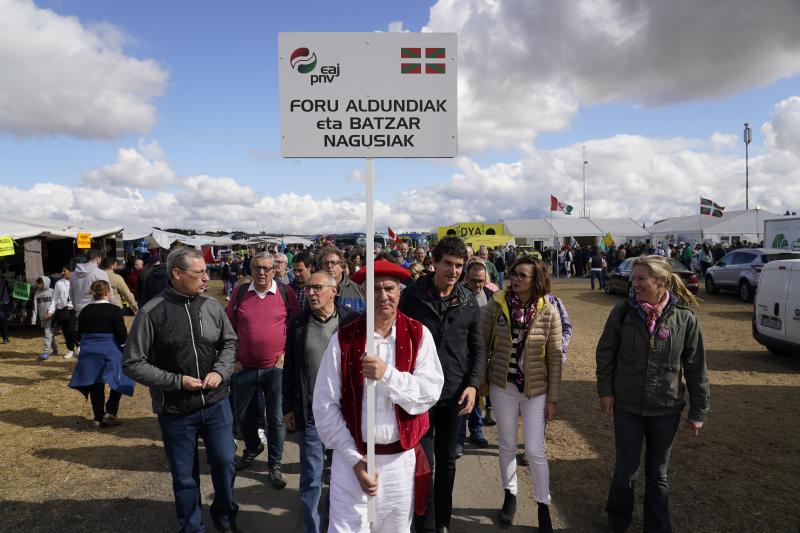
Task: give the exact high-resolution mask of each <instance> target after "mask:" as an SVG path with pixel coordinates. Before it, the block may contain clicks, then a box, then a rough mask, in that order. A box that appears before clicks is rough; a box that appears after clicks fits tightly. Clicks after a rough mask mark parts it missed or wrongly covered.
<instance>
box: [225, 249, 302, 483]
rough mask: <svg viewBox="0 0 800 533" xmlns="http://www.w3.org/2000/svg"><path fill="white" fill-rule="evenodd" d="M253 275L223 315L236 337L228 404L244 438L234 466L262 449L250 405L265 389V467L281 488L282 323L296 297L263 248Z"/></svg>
mask: <svg viewBox="0 0 800 533" xmlns="http://www.w3.org/2000/svg"><path fill="white" fill-rule="evenodd" d="M250 268H251V271H252V278H253V281H252V282H251V283H250V285H249V286H248V285H244V284H242V285H240V286H239V287H237V288H236V290H235V291H234V292H233V294H232V296H231V299H230V301H229V302H228V308H227V310H226V311H227V313H228V318H229V319H230V321H231V324H233V328H234V329H235V330H236V335H237V336H238V337H239V350H238V355H237V365H236V367H237V368H239V371H238V372H237V373H236V374H234V378H233V380H232V384H233V393H234V394H233V406H234V410H235V411H236V418H237V420H238V422H239V429H240V431H241V434H242V437H243V438H244V442H245V450H244V453H243V454H242V458H241V459H240V460H239V462H238V463H237V466H236V469H237V470H242V469H244V468H247V467H248V466H249V465H250V463H252V462H253V459H255V458H256V456H258V455H259V454H260V453H261V452H263V451H264V445H263V444H262V443H261V440H260V439H259V438H258V428H257V424H256V422H257V420H258V418H260V416H262V415H263V413H258V410H257V409H255V408H254V405H252V404H255V402H256V395H257V394H258V391H259V390H260V391H262V392H263V394H264V402H265V404H266V413H267V446H268V448H269V451H268V452H267V467H268V469H269V479H270V482H271V483H272V486H273V487H275V488H276V489H282V488H283V487H285V486H286V478H285V477H284V475H283V473H282V472H281V460H282V459H283V441H284V439H285V438H286V427H285V426H284V422H283V405H282V388H283V387H282V382H283V355H284V349H285V346H286V324H287V322H288V321H289V318H290V317H292V316H293V315H295V314H296V313H297V311H298V305H297V298H296V297H295V294H294V291H293V290H292V288H291V287H288V286H286V285H282V284H281V283H280V282H279V281H277V280H275V279H273V278H274V272H275V268H274V258H273V257H272V255H270V254H269V253H266V252H262V253H258V254H256V255H255V256H253V258H252V259H251V263H250Z"/></svg>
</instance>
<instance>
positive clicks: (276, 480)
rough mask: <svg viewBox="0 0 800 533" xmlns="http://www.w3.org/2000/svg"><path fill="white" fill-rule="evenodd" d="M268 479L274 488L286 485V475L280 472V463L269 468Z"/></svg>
mask: <svg viewBox="0 0 800 533" xmlns="http://www.w3.org/2000/svg"><path fill="white" fill-rule="evenodd" d="M269 480H270V482H272V486H273V487H275V488H276V489H282V488H283V487H285V486H286V476H284V475H283V472H281V466H280V465H275V466H273V467H272V468H271V469H270V471H269Z"/></svg>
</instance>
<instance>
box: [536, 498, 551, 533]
mask: <svg viewBox="0 0 800 533" xmlns="http://www.w3.org/2000/svg"><path fill="white" fill-rule="evenodd" d="M539 533H553V523H552V522H551V521H550V507H549V506H548V505H545V504H543V503H541V502H539Z"/></svg>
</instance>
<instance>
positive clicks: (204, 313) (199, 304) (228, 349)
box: [122, 286, 236, 415]
mask: <svg viewBox="0 0 800 533" xmlns="http://www.w3.org/2000/svg"><path fill="white" fill-rule="evenodd" d="M235 363H236V333H235V332H234V331H233V327H232V326H231V323H230V321H228V317H227V315H226V314H225V309H223V308H222V306H221V305H220V304H219V302H217V301H216V300H215V299H214V298H211V297H210V296H208V295H206V294H201V295H199V296H194V297H189V296H186V295H183V294H180V293H178V292H176V291H175V289H173V288H172V286H169V287H168V288H167V289H166V290H165V291H163V292H162V293H161V294H159V295H158V296H156V297H155V298H153V299H152V300H150V301H149V302H147V305H145V306H144V307H141V308H139V313H138V314H137V315H136V318H135V319H134V321H133V326H132V327H131V332H130V334H129V335H128V340H127V342H126V343H125V351H124V352H123V356H122V367H123V371H124V372H125V374H126V375H127V376H128V377H130V378H131V379H133V380H134V381H137V382H139V383H141V384H142V385H146V386H148V387H150V396H151V398H152V400H153V411H154V412H155V413H156V414H161V413H168V414H177V415H184V414H189V413H193V412H194V411H197V410H198V409H201V408H203V407H208V406H209V405H212V404H214V403H216V402H218V401H220V400H222V399H224V398H225V397H226V396H227V395H228V389H229V384H230V377H231V374H232V373H233V366H234V364H235ZM211 371H214V372H217V373H218V374H219V375H220V376H222V384H221V385H220V386H218V387H217V388H216V389H211V390H209V389H205V390H197V391H186V390H183V389H182V387H181V378H182V377H183V376H184V375H186V376H192V377H195V378H198V379H203V378H205V377H206V374H208V373H209V372H211Z"/></svg>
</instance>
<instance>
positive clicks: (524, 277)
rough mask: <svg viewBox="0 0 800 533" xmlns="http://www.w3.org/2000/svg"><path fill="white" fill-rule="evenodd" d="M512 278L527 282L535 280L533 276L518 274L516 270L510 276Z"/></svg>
mask: <svg viewBox="0 0 800 533" xmlns="http://www.w3.org/2000/svg"><path fill="white" fill-rule="evenodd" d="M508 276H509V277H511V278H517V279H518V280H520V281H527V280H529V279H533V275H531V274H525V273H524V272H517V271H516V270H515V271H514V272H512V273H511V274H509V275H508Z"/></svg>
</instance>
